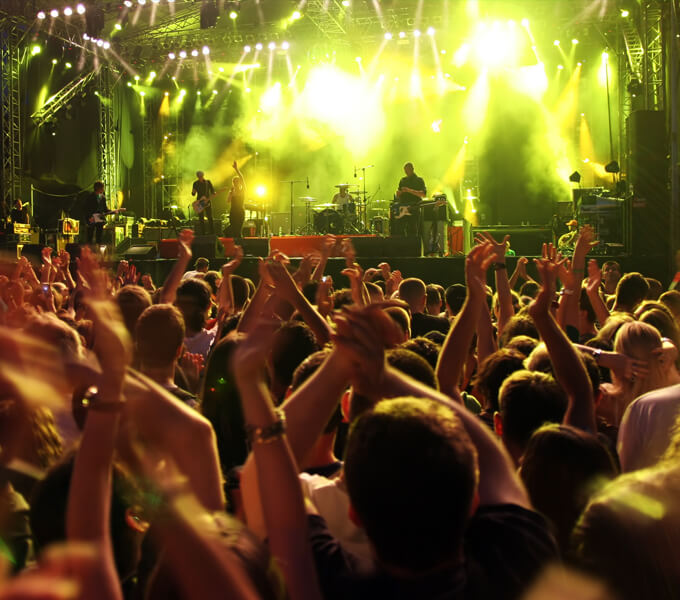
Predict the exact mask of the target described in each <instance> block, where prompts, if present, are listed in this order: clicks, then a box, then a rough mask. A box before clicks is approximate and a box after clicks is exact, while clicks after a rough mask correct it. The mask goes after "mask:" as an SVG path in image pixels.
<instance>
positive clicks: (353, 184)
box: [333, 183, 359, 188]
mask: <svg viewBox="0 0 680 600" xmlns="http://www.w3.org/2000/svg"><path fill="white" fill-rule="evenodd" d="M333 187H336V188H344V187H346V188H349V187H356V188H358V187H359V184H358V183H338V184H337V185H335V186H333Z"/></svg>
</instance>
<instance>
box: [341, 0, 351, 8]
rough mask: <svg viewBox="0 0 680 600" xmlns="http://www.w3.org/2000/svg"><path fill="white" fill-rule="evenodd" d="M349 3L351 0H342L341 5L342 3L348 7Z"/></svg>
mask: <svg viewBox="0 0 680 600" xmlns="http://www.w3.org/2000/svg"><path fill="white" fill-rule="evenodd" d="M350 4H351V2H350V1H349V0H342V5H343V6H344V7H345V8H348V7H349V6H350Z"/></svg>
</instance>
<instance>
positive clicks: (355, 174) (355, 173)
mask: <svg viewBox="0 0 680 600" xmlns="http://www.w3.org/2000/svg"><path fill="white" fill-rule="evenodd" d="M356 177H357V166H356V165H354V179H356Z"/></svg>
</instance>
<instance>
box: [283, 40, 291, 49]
mask: <svg viewBox="0 0 680 600" xmlns="http://www.w3.org/2000/svg"><path fill="white" fill-rule="evenodd" d="M288 48H290V44H289V43H288V42H283V43H282V44H281V49H282V50H288Z"/></svg>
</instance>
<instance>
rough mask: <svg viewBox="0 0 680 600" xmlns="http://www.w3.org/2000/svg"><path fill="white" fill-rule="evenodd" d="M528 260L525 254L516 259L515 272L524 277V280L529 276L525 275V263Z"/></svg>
mask: <svg viewBox="0 0 680 600" xmlns="http://www.w3.org/2000/svg"><path fill="white" fill-rule="evenodd" d="M528 262H529V259H528V258H527V257H526V256H520V257H519V258H518V259H517V272H518V273H519V276H520V277H521V278H522V279H524V280H525V281H526V280H527V279H529V276H528V275H527V263H528Z"/></svg>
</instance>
